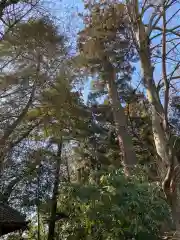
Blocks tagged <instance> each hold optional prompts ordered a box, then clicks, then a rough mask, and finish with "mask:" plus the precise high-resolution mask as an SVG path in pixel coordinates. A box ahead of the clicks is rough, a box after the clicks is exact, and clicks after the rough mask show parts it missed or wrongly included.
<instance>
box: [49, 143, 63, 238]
mask: <svg viewBox="0 0 180 240" xmlns="http://www.w3.org/2000/svg"><path fill="white" fill-rule="evenodd" d="M61 152H62V140H61V142H60V143H59V144H58V151H57V159H56V172H55V180H54V188H53V195H52V205H51V215H50V221H49V232H48V240H54V237H55V222H56V220H55V219H56V211H57V198H58V188H59V182H60V165H61Z"/></svg>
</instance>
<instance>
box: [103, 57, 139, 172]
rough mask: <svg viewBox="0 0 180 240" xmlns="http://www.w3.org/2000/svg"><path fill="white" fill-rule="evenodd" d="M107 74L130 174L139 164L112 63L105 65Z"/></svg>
mask: <svg viewBox="0 0 180 240" xmlns="http://www.w3.org/2000/svg"><path fill="white" fill-rule="evenodd" d="M104 69H105V72H107V74H106V77H107V79H106V82H107V86H108V91H109V97H110V99H111V106H112V112H113V117H114V122H115V125H116V131H117V136H118V141H119V146H120V150H121V151H122V154H123V161H122V162H123V165H124V170H125V172H126V173H127V174H129V172H130V170H131V168H132V167H133V166H134V165H135V164H136V163H137V159H136V154H135V150H134V148H133V143H132V139H131V136H130V135H129V134H128V128H127V118H126V115H125V112H124V108H123V107H122V105H121V103H120V97H119V94H118V91H117V86H116V72H115V69H114V67H113V66H112V64H111V63H110V62H106V63H105V64H104Z"/></svg>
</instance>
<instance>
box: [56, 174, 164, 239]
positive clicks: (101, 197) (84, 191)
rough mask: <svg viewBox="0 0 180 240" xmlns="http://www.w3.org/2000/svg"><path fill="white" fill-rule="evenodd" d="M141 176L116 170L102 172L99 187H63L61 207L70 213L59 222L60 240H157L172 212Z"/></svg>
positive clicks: (153, 187)
mask: <svg viewBox="0 0 180 240" xmlns="http://www.w3.org/2000/svg"><path fill="white" fill-rule="evenodd" d="M138 175H139V176H140V177H137V176H136V175H134V176H133V177H131V178H129V179H127V178H126V177H125V175H124V174H123V173H122V171H121V170H116V171H114V172H111V173H101V174H100V176H99V181H98V182H99V184H97V183H95V182H91V183H89V184H87V185H78V184H71V185H68V186H64V187H63V188H61V193H60V198H59V208H60V209H61V211H62V210H63V211H65V212H66V213H69V214H70V219H69V220H68V221H63V222H62V223H59V225H60V227H61V230H60V234H61V235H60V236H61V239H112V240H115V239H132V238H134V239H158V235H159V234H160V227H161V224H162V222H163V221H164V220H165V219H168V216H169V209H168V206H167V204H166V203H165V201H164V200H163V199H161V198H160V197H159V191H160V190H159V187H158V186H157V185H155V184H149V183H148V182H147V181H146V180H145V177H144V175H143V174H142V173H141V174H138Z"/></svg>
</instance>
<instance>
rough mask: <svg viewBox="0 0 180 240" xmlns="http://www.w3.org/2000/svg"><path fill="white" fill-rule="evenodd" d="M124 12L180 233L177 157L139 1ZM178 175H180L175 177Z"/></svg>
mask: <svg viewBox="0 0 180 240" xmlns="http://www.w3.org/2000/svg"><path fill="white" fill-rule="evenodd" d="M127 10H128V13H129V18H130V21H131V27H132V32H133V33H134V36H133V37H134V40H135V44H136V46H137V51H138V52H139V56H140V61H141V67H142V73H143V81H144V86H145V88H146V91H147V97H148V101H149V102H150V103H151V106H152V129H153V136H154V142H155V146H156V151H157V154H158V155H159V157H160V160H159V162H158V165H159V168H160V169H161V173H160V177H161V181H162V183H163V189H164V192H165V195H166V197H167V201H168V203H169V205H170V207H171V210H172V217H173V220H174V223H175V225H176V229H177V231H179V230H180V214H179V209H180V208H179V204H178V203H179V200H178V197H177V182H176V181H175V179H174V178H175V172H176V174H177V171H176V169H178V168H177V167H178V163H177V159H176V156H175V155H174V153H173V151H174V150H173V147H172V146H171V145H170V142H169V129H168V127H167V126H168V123H167V117H166V115H165V111H164V108H163V106H162V104H161V101H160V98H159V95H158V92H157V89H156V86H155V81H154V77H153V73H154V69H153V66H152V64H151V50H150V36H149V35H148V34H149V33H148V32H147V31H146V29H145V26H144V24H143V22H142V19H141V18H140V13H139V1H138V0H129V1H128V0H127ZM178 175H179V174H178Z"/></svg>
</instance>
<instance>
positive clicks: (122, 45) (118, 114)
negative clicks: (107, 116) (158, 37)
mask: <svg viewBox="0 0 180 240" xmlns="http://www.w3.org/2000/svg"><path fill="white" fill-rule="evenodd" d="M103 5H104V4H103V3H102V4H101V3H99V4H94V5H93V4H89V5H88V4H87V9H88V10H89V15H87V16H85V19H86V27H85V29H84V30H83V31H82V32H80V38H79V50H80V54H81V55H83V58H85V59H86V60H85V67H86V68H87V69H88V68H89V69H91V70H90V71H91V72H94V74H95V73H96V74H98V77H97V78H99V79H101V80H102V81H103V84H104V87H107V90H108V94H109V99H110V102H111V107H112V109H113V116H114V122H115V125H116V130H117V136H118V140H119V146H120V149H121V151H122V153H123V159H122V160H123V164H124V168H125V170H126V171H127V172H129V169H130V168H131V167H132V166H133V165H134V164H136V155H135V151H134V149H133V144H132V139H131V137H130V136H129V134H128V131H127V119H126V116H125V113H124V109H123V106H122V104H121V102H120V95H119V93H118V91H117V81H118V80H120V79H124V78H127V79H128V78H129V77H130V74H131V72H132V67H131V65H130V64H129V60H130V59H133V57H134V52H133V50H132V51H130V50H129V44H128V42H127V41H126V40H125V39H123V38H121V34H122V33H123V34H124V33H125V31H126V30H125V28H124V27H123V21H122V18H121V13H122V8H121V5H119V6H118V7H119V8H114V7H112V6H111V7H110V8H109V9H108V10H107V9H106V8H105V5H104V8H103V10H102V7H103ZM117 16H118V17H119V19H118V18H117ZM104 25H106V27H105V28H104V27H103V26H104Z"/></svg>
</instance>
